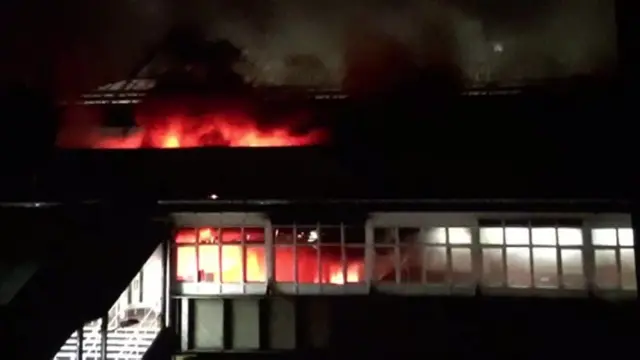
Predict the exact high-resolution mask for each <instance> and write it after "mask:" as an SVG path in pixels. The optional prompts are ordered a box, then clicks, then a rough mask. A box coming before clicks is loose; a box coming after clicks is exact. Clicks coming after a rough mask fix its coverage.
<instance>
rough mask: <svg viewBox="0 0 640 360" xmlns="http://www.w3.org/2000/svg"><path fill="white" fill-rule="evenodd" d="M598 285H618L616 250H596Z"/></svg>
mask: <svg viewBox="0 0 640 360" xmlns="http://www.w3.org/2000/svg"><path fill="white" fill-rule="evenodd" d="M595 261H596V285H598V287H600V288H605V289H607V288H616V287H618V266H617V263H616V251H615V250H609V249H606V250H605V249H598V250H595Z"/></svg>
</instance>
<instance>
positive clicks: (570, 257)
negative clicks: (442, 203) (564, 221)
mask: <svg viewBox="0 0 640 360" xmlns="http://www.w3.org/2000/svg"><path fill="white" fill-rule="evenodd" d="M503 237H504V239H503ZM503 240H504V242H503ZM480 245H481V246H482V248H483V249H482V259H483V262H482V268H483V269H482V283H483V284H484V285H485V286H490V287H499V286H509V287H536V288H557V287H562V288H567V289H578V288H584V283H585V279H584V271H583V263H582V251H583V250H582V245H583V240H582V229H581V228H579V227H575V228H573V227H555V226H531V224H523V225H522V226H508V227H504V228H502V227H496V226H493V227H481V228H480Z"/></svg>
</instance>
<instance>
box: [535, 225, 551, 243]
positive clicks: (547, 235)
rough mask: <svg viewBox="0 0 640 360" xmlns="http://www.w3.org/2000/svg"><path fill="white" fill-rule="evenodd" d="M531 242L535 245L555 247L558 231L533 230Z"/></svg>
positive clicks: (549, 229)
mask: <svg viewBox="0 0 640 360" xmlns="http://www.w3.org/2000/svg"><path fill="white" fill-rule="evenodd" d="M531 242H532V243H533V245H555V244H556V229H555V228H532V229H531Z"/></svg>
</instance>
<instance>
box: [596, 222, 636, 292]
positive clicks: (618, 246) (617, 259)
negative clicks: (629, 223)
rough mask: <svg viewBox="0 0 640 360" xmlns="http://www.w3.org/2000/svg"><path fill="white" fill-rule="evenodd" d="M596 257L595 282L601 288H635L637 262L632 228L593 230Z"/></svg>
mask: <svg viewBox="0 0 640 360" xmlns="http://www.w3.org/2000/svg"><path fill="white" fill-rule="evenodd" d="M591 239H592V242H593V246H594V250H593V251H594V259H595V284H596V286H597V287H598V288H601V289H619V288H621V289H623V290H635V289H636V288H637V282H636V264H635V256H634V249H633V246H634V243H635V241H634V238H633V229H631V228H600V229H593V230H592V231H591Z"/></svg>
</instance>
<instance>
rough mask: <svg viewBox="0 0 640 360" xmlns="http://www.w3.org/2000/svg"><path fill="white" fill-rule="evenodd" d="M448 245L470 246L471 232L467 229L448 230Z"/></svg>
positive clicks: (454, 228) (455, 228)
mask: <svg viewBox="0 0 640 360" xmlns="http://www.w3.org/2000/svg"><path fill="white" fill-rule="evenodd" d="M448 231H449V244H456V245H458V244H471V230H470V229H469V228H462V227H453V228H448Z"/></svg>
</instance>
